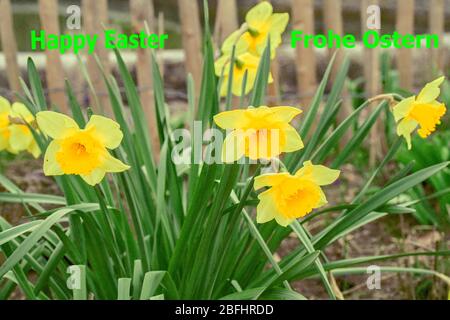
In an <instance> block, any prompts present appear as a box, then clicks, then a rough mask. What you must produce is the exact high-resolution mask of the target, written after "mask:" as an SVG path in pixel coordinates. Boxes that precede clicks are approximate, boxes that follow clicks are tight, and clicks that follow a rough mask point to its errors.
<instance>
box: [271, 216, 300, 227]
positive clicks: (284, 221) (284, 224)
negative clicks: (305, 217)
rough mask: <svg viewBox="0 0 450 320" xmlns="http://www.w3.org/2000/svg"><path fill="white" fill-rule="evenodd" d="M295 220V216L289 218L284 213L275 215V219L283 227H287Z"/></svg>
mask: <svg viewBox="0 0 450 320" xmlns="http://www.w3.org/2000/svg"><path fill="white" fill-rule="evenodd" d="M294 220H295V218H294V219H288V218H286V217H285V216H283V215H282V214H276V215H275V221H276V222H277V223H278V224H279V225H280V226H282V227H287V226H288V225H289V224H291V222H293V221H294Z"/></svg>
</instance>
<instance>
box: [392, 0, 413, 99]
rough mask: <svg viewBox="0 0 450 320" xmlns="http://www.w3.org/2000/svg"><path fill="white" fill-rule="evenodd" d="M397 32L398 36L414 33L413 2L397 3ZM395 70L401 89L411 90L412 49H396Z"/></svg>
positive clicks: (410, 0) (402, 1) (409, 0)
mask: <svg viewBox="0 0 450 320" xmlns="http://www.w3.org/2000/svg"><path fill="white" fill-rule="evenodd" d="M397 31H398V33H399V34H402V35H405V34H413V33H414V0H398V1H397ZM396 53H397V68H398V73H399V80H400V86H401V87H402V89H405V90H409V91H412V90H413V85H414V83H413V76H414V68H413V63H412V59H413V49H409V48H399V49H397V52H396Z"/></svg>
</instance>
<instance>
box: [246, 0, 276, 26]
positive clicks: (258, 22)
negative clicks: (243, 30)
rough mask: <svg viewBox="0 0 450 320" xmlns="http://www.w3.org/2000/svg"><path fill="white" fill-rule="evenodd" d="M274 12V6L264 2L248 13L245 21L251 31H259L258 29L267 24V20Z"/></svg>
mask: <svg viewBox="0 0 450 320" xmlns="http://www.w3.org/2000/svg"><path fill="white" fill-rule="evenodd" d="M272 12H273V9H272V5H271V4H270V3H269V2H267V1H263V2H261V3H259V4H257V5H256V6H254V7H253V8H251V9H250V10H249V11H248V12H247V15H246V16H245V21H246V22H247V24H248V26H249V27H250V29H254V30H256V31H258V29H259V28H260V27H261V26H262V25H264V24H265V23H266V20H268V19H269V18H270V16H271V15H272Z"/></svg>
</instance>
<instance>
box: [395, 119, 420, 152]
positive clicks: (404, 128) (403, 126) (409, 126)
mask: <svg viewBox="0 0 450 320" xmlns="http://www.w3.org/2000/svg"><path fill="white" fill-rule="evenodd" d="M417 126H418V123H417V121H415V120H412V119H403V120H402V121H400V122H399V124H398V125H397V135H399V136H403V137H404V138H405V139H406V143H407V144H408V150H411V133H412V132H413V131H414V130H415V129H416V128H417Z"/></svg>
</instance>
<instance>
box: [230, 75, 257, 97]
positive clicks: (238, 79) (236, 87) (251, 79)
mask: <svg viewBox="0 0 450 320" xmlns="http://www.w3.org/2000/svg"><path fill="white" fill-rule="evenodd" d="M246 71H247V80H246V82H245V88H244V95H246V94H248V93H249V92H250V90H252V89H253V86H254V84H255V79H256V73H257V69H255V68H250V69H246ZM244 74H245V72H242V73H240V74H236V75H233V76H234V80H233V85H232V92H233V94H234V95H235V96H238V97H240V96H241V95H242V86H243V85H244V84H243V82H244Z"/></svg>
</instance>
